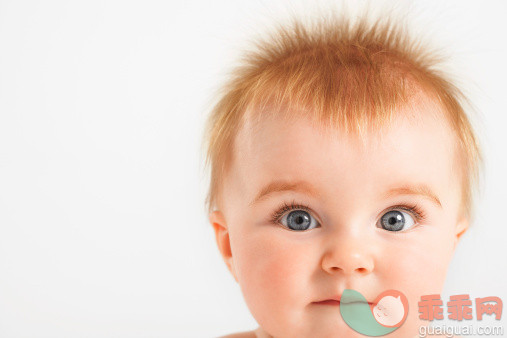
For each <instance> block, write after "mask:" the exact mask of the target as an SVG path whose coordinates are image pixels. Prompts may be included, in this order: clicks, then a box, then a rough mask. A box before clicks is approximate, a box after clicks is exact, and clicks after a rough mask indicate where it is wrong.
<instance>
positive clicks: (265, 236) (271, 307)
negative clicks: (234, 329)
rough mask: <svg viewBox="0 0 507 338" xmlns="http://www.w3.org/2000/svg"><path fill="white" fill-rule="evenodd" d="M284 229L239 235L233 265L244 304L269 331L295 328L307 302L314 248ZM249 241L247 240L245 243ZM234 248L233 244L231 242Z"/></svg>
mask: <svg viewBox="0 0 507 338" xmlns="http://www.w3.org/2000/svg"><path fill="white" fill-rule="evenodd" d="M291 235H294V234H293V233H291V234H286V233H285V230H283V229H276V230H271V231H262V232H260V233H257V234H249V236H241V235H239V236H238V238H237V239H238V242H237V244H238V245H237V246H236V250H235V251H234V252H233V257H234V265H235V268H236V269H237V274H238V281H239V284H240V287H241V290H242V293H243V296H244V298H245V301H246V303H247V305H248V307H249V309H250V311H251V312H252V315H253V316H254V318H255V319H256V320H257V321H258V322H259V324H260V325H261V326H263V327H264V328H265V329H266V330H268V332H272V334H274V333H276V332H281V331H280V330H281V329H282V328H283V327H285V328H286V327H296V326H297V324H298V322H299V321H300V319H301V318H302V316H303V313H302V311H301V310H302V309H303V308H304V306H305V305H306V304H305V302H306V300H307V299H308V295H307V290H309V289H310V288H309V281H310V275H309V273H310V271H311V266H312V264H315V263H314V262H313V263H312V261H313V257H314V256H315V254H314V253H313V252H312V249H311V246H309V245H303V243H302V242H301V241H299V242H298V241H294V240H291ZM246 239H247V240H246ZM231 246H232V243H231Z"/></svg>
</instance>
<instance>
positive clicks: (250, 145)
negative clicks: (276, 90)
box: [234, 97, 456, 152]
mask: <svg viewBox="0 0 507 338" xmlns="http://www.w3.org/2000/svg"><path fill="white" fill-rule="evenodd" d="M372 114H376V113H372ZM384 115H385V116H383V117H382V116H378V117H377V118H376V119H375V118H370V119H363V120H359V119H358V120H357V121H354V122H355V123H349V125H347V124H346V123H347V121H339V119H340V118H343V115H340V114H338V113H337V114H336V116H335V117H334V119H329V120H326V121H323V120H320V119H319V114H318V113H316V112H315V111H312V109H301V108H298V109H293V110H290V109H285V108H283V107H267V108H263V109H255V108H254V109H251V110H250V111H249V112H248V113H247V114H245V118H244V119H243V122H242V125H241V126H240V128H238V131H237V134H236V139H235V142H234V143H235V144H234V146H235V147H234V148H235V150H236V151H237V152H238V151H239V152H244V151H248V150H249V149H250V150H251V151H254V148H259V146H261V145H264V146H266V147H270V146H271V145H273V144H274V142H275V141H276V139H279V135H281V134H284V130H287V129H289V128H290V129H291V130H293V129H298V130H299V131H300V132H299V133H298V131H297V130H296V133H294V134H291V135H286V136H290V137H291V138H292V139H293V140H296V139H297V138H298V137H303V136H302V134H301V132H302V131H303V130H308V129H309V128H311V129H314V130H316V131H318V133H312V134H311V135H309V134H308V133H307V134H306V135H305V137H321V136H322V137H323V138H328V139H329V140H331V139H333V138H340V139H341V140H342V141H344V140H347V142H349V143H350V144H354V145H356V146H357V147H358V148H359V147H361V148H363V149H364V150H365V151H366V150H369V151H371V150H373V149H375V148H377V147H393V146H395V145H399V144H400V143H403V142H406V141H407V140H404V139H403V136H404V135H405V136H406V134H407V130H410V134H412V135H415V136H419V137H423V136H424V137H427V138H430V139H435V140H436V139H440V142H441V144H442V146H445V145H446V144H453V145H454V144H455V142H456V136H455V135H454V133H453V131H452V128H451V126H450V124H449V121H448V120H447V117H446V115H445V114H444V112H443V109H442V107H441V106H440V105H438V104H437V103H436V102H434V101H433V100H431V99H427V98H425V97H419V98H414V99H413V100H411V101H410V102H408V104H405V105H403V106H400V108H398V109H396V111H394V112H393V113H392V114H390V115H388V114H384ZM294 127H296V128H294ZM428 146H429V145H428Z"/></svg>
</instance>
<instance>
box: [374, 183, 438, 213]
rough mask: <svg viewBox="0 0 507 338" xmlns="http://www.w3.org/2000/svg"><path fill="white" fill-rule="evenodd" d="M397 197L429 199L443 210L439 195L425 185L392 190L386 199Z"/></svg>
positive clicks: (406, 186) (386, 194) (387, 193)
mask: <svg viewBox="0 0 507 338" xmlns="http://www.w3.org/2000/svg"><path fill="white" fill-rule="evenodd" d="M396 195H420V196H423V197H425V198H427V199H429V200H430V201H432V202H433V203H435V204H436V205H438V206H439V207H440V208H442V203H441V202H440V200H439V199H438V197H437V195H436V194H435V193H434V192H433V191H432V190H431V189H430V188H429V187H428V186H427V185H425V184H418V185H414V186H411V185H404V186H401V187H398V188H393V189H390V190H388V191H387V192H386V193H385V195H384V198H389V197H393V196H396Z"/></svg>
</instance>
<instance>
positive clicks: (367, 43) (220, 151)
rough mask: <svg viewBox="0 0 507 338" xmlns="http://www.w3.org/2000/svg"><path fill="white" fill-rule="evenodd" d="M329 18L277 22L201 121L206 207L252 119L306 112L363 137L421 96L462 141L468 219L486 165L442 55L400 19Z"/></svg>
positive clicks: (216, 196)
mask: <svg viewBox="0 0 507 338" xmlns="http://www.w3.org/2000/svg"><path fill="white" fill-rule="evenodd" d="M328 14H331V15H330V16H329V17H328V18H327V19H326V18H321V19H319V20H317V21H315V22H313V23H312V24H311V25H308V24H307V25H305V24H304V23H303V22H302V21H301V20H300V19H297V18H295V17H293V18H292V20H291V21H290V24H288V25H278V26H277V29H276V30H275V31H274V32H273V34H270V35H269V37H268V38H266V39H260V40H256V41H254V44H253V47H254V48H253V49H252V50H250V51H248V52H246V53H244V54H243V58H242V59H241V62H240V63H239V65H238V66H237V67H235V68H233V69H232V71H231V72H230V73H229V77H228V79H227V81H226V83H225V84H224V85H223V86H222V87H221V88H220V91H219V94H218V98H217V103H216V104H215V105H214V107H213V109H212V111H211V114H210V115H209V117H208V119H207V121H206V125H205V135H204V139H203V141H204V142H203V147H205V149H206V150H205V151H206V158H205V166H206V167H208V166H210V165H211V175H210V186H209V190H208V194H207V197H206V202H205V203H206V208H207V211H208V212H211V211H212V210H213V209H214V208H217V207H218V204H219V199H220V197H219V196H220V194H221V187H222V184H223V179H224V177H225V176H224V175H226V173H227V171H228V169H229V167H230V164H231V161H232V157H233V148H234V140H235V136H236V134H237V132H238V130H240V128H241V127H242V125H243V124H244V122H245V119H246V118H247V116H249V117H251V118H257V119H259V118H260V119H262V118H265V117H266V115H265V114H284V116H285V117H286V118H289V119H291V118H298V117H301V116H307V117H311V118H313V119H314V120H316V121H319V122H320V123H321V125H322V126H327V127H331V128H341V129H342V130H345V131H346V132H352V133H355V134H357V135H360V136H361V137H364V133H365V132H364V131H365V130H367V129H368V128H370V127H373V128H374V129H380V128H383V127H385V126H389V123H390V122H391V121H392V117H393V115H394V114H395V113H396V111H397V110H399V109H400V107H402V106H403V105H405V104H410V102H411V100H412V99H413V98H414V96H415V93H417V92H424V93H425V94H426V95H427V96H428V97H430V98H431V99H432V100H434V101H435V102H437V103H438V104H440V107H441V108H443V109H441V111H442V118H444V119H446V120H447V121H448V122H449V125H450V126H451V128H452V130H453V132H454V133H455V135H456V147H457V148H456V149H457V151H456V154H457V155H456V157H457V159H458V160H459V162H458V163H459V164H458V165H459V169H460V170H462V201H461V210H460V212H461V213H462V214H464V215H465V216H466V217H469V218H470V217H472V206H473V195H474V193H473V191H475V190H476V189H477V188H478V179H479V171H480V166H481V164H482V162H483V160H482V155H481V151H480V147H479V144H478V140H477V137H476V136H475V133H474V130H473V128H472V125H471V123H470V121H469V118H468V117H467V114H466V113H465V108H464V107H465V106H466V104H470V102H469V100H467V98H466V97H465V95H464V94H463V92H462V91H461V90H460V89H459V88H458V87H457V86H456V85H455V84H454V83H453V82H452V81H451V76H450V74H446V73H445V72H443V71H442V70H440V69H439V66H441V65H442V61H443V60H444V59H445V58H444V57H442V55H440V53H439V50H438V49H431V48H429V47H428V46H423V45H422V44H421V42H420V41H419V40H418V39H413V38H411V37H410V36H409V34H408V33H407V30H406V27H405V26H404V25H403V24H402V22H401V21H400V20H398V21H396V22H397V23H396V24H394V23H393V22H394V20H393V19H392V18H390V17H389V16H384V17H381V18H379V19H375V20H373V21H372V20H368V17H367V15H364V16H361V17H359V18H358V19H357V21H356V22H355V24H353V23H352V22H351V20H349V19H348V18H347V17H346V16H336V15H333V13H328ZM470 106H471V105H470ZM265 107H269V109H264V108H265ZM253 112H256V113H253ZM252 114H257V115H252Z"/></svg>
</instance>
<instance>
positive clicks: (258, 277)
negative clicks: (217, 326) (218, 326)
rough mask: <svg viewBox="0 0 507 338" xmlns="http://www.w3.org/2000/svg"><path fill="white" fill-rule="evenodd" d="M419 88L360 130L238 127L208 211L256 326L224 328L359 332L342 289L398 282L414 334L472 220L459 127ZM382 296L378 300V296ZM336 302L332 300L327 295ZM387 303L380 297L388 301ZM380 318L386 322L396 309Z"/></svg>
mask: <svg viewBox="0 0 507 338" xmlns="http://www.w3.org/2000/svg"><path fill="white" fill-rule="evenodd" d="M440 109H441V108H440V107H439V106H438V105H437V104H435V102H434V101H432V100H430V99H429V98H427V97H426V96H425V95H422V94H421V95H420V96H418V97H414V98H413V99H412V101H411V104H410V105H407V106H404V107H400V108H399V109H398V111H397V112H396V116H395V118H394V120H393V123H392V125H390V127H389V128H388V129H386V130H383V131H375V130H368V131H367V135H366V138H365V142H364V143H361V142H360V140H359V139H358V138H357V136H355V135H351V134H345V133H344V132H343V131H342V130H340V129H330V130H322V129H321V128H320V127H319V126H317V125H315V124H314V123H313V122H314V121H312V120H310V119H309V118H304V117H298V118H295V119H292V120H290V121H289V120H286V119H284V118H282V117H281V116H279V115H274V116H272V117H271V118H263V119H260V120H259V121H256V122H255V123H254V122H253V121H249V120H247V121H246V123H245V125H244V126H243V127H242V128H241V129H240V130H238V134H237V136H236V140H235V144H234V154H233V162H232V164H231V167H230V169H229V171H228V172H227V175H226V178H225V181H224V182H223V195H222V200H221V207H220V209H219V210H215V211H213V212H212V213H211V214H210V217H209V219H210V222H211V224H212V225H213V228H214V230H215V233H216V240H217V244H218V247H219V249H220V252H221V254H222V257H223V259H224V261H225V262H226V264H227V267H228V268H229V270H230V272H231V274H232V275H233V277H234V278H235V280H236V281H237V282H238V283H239V286H240V287H241V291H242V293H243V296H244V299H245V301H246V303H247V305H248V308H249V310H250V312H251V313H252V315H253V317H254V318H255V320H256V321H257V322H258V323H259V328H258V329H257V330H255V331H252V332H247V333H241V334H243V335H244V336H241V334H240V335H239V336H229V337H254V336H255V337H262V338H265V337H277V338H279V337H364V336H362V335H360V334H359V333H357V332H355V331H354V330H352V329H351V328H350V327H349V326H348V325H347V324H346V323H345V322H344V321H343V320H342V318H341V317H340V307H339V305H338V304H337V303H336V302H335V303H334V305H329V302H328V303H327V304H326V302H323V301H325V300H329V299H336V298H338V297H339V296H340V295H341V293H342V292H343V291H344V290H345V289H353V290H356V291H358V292H360V293H361V294H362V295H364V297H365V298H366V299H367V300H368V302H371V304H373V302H374V300H375V298H376V297H377V295H380V293H381V292H383V291H385V290H389V289H394V290H399V291H400V292H402V293H403V294H404V295H406V297H407V300H408V304H409V305H408V308H409V311H408V314H407V317H406V319H405V322H404V323H403V324H402V325H401V326H400V327H399V328H398V329H397V330H395V331H394V332H392V333H391V334H389V335H388V336H389V337H393V338H395V337H403V338H406V337H413V336H417V335H418V327H419V326H421V325H427V324H428V323H427V322H426V321H422V320H420V319H419V318H418V311H417V308H418V305H417V303H418V301H419V300H420V298H421V296H422V295H428V294H435V293H440V292H441V290H442V287H443V284H444V281H445V277H446V273H447V268H448V265H449V262H450V261H451V258H452V256H453V253H454V250H455V247H456V244H457V243H458V240H459V238H460V236H461V235H462V234H463V233H464V232H465V231H466V229H467V227H468V220H467V219H466V218H465V217H462V215H461V214H460V212H459V211H460V202H461V177H460V174H459V171H458V170H457V168H459V164H458V163H457V162H456V159H457V156H456V153H455V151H456V149H455V148H456V147H455V144H456V143H455V138H454V134H453V132H452V131H451V129H450V126H449V125H448V123H447V122H446V121H445V120H444V119H443V118H442V112H441V110H440ZM388 301H389V302H390V300H388V299H386V300H385V302H380V303H379V304H380V306H381V310H382V311H383V310H384V309H383V307H382V306H383V305H385V304H384V303H386V304H387V302H388ZM331 303H332V302H331ZM386 306H387V305H386ZM398 317H399V316H394V317H393V319H392V320H391V319H389V320H388V318H383V319H380V322H383V323H387V324H391V323H392V322H393V321H395V320H396V319H398Z"/></svg>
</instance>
